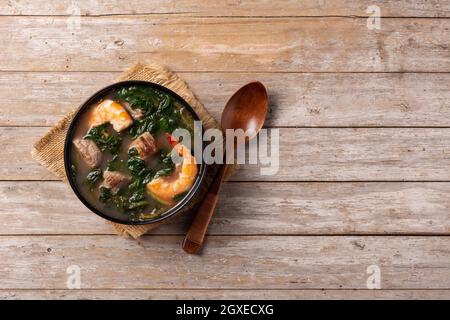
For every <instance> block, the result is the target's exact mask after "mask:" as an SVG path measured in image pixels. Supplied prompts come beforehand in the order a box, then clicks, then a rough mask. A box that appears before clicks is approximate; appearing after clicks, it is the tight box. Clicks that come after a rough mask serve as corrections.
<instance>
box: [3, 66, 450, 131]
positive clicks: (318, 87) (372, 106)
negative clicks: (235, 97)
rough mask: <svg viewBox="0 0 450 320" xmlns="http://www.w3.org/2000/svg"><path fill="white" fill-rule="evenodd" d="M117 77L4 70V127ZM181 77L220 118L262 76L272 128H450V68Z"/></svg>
mask: <svg viewBox="0 0 450 320" xmlns="http://www.w3.org/2000/svg"><path fill="white" fill-rule="evenodd" d="M118 76H119V73H118V72H86V73H85V72H68V73H65V72H0V82H1V83H2V86H1V87H0V96H1V97H3V104H4V105H6V106H14V108H4V109H3V110H2V112H1V113H0V125H3V126H50V125H53V124H54V123H56V122H57V121H58V120H59V119H61V118H62V117H63V116H64V115H65V114H66V113H67V112H68V111H70V110H72V109H73V108H74V107H76V106H78V105H80V104H81V103H82V102H84V100H85V99H87V98H88V97H89V96H90V95H92V94H93V93H94V92H96V91H97V90H99V89H101V88H103V87H105V86H106V85H108V84H111V83H113V82H114V81H115V79H116V78H117V77H118ZM181 77H183V78H184V79H185V80H186V81H187V83H188V84H189V86H190V87H191V88H192V89H193V91H194V92H195V94H196V96H197V97H198V98H199V99H200V101H202V102H203V103H204V104H205V106H206V107H207V108H208V110H209V111H210V112H211V113H212V114H213V115H214V116H215V117H216V119H220V115H221V112H222V110H223V107H224V105H225V103H226V101H227V100H228V98H229V97H230V96H231V95H232V94H233V93H234V91H236V90H237V89H238V88H239V87H241V86H242V85H243V84H245V83H247V82H251V81H254V80H259V81H261V82H262V83H264V84H265V85H266V87H267V88H268V90H269V98H270V107H271V110H270V113H269V114H268V117H267V120H266V126H268V127H276V126H283V127H287V126H297V127H321V126H331V127H354V126H374V127H377V126H420V127H427V126H450V121H449V119H450V91H449V90H448V84H449V83H450V74H445V73H432V74H427V73H416V74H408V73H375V74H361V73H342V74H317V73H316V74H307V73H294V74H291V73H289V74H285V73H209V72H208V73H181ZM11 92H14V94H11ZM36 110H39V112H36ZM31 114H32V115H33V116H31V117H30V115H31Z"/></svg>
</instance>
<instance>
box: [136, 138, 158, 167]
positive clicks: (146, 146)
mask: <svg viewBox="0 0 450 320" xmlns="http://www.w3.org/2000/svg"><path fill="white" fill-rule="evenodd" d="M131 148H136V150H137V151H138V154H139V157H140V158H141V159H142V160H145V159H147V158H148V157H149V156H151V155H152V154H154V153H155V152H156V151H158V147H157V146H156V142H155V139H154V138H153V136H152V135H151V134H150V133H148V132H144V133H143V134H141V135H140V136H139V137H137V138H136V140H134V141H133V142H132V143H131V145H130V149H131Z"/></svg>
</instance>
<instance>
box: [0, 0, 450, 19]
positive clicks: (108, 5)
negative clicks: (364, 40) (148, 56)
mask: <svg viewBox="0 0 450 320" xmlns="http://www.w3.org/2000/svg"><path fill="white" fill-rule="evenodd" d="M373 4H374V2H373V1H369V0H364V1H351V0H345V1H342V0H340V1H338V0H327V1H316V0H304V1H295V0H289V1H270V2H267V1H261V0H244V1H201V0H194V1H192V0H177V1H175V0H153V1H151V2H150V1H141V0H130V1H120V2H117V1H113V0H102V1H100V2H99V1H92V0H81V1H77V5H74V2H73V1H71V0H58V1H56V0H50V1H43V0H39V1H33V0H21V1H16V0H10V1H4V2H2V3H0V12H1V14H2V15H70V14H81V15H111V14H155V13H156V14H165V13H168V14H185V15H199V16H205V15H206V16H340V15H343V16H347V15H350V16H354V15H357V16H367V14H368V13H367V8H368V7H369V6H371V5H373ZM376 5H378V6H379V7H380V9H381V15H382V16H383V17H388V16H406V17H409V16H418V17H449V16H450V8H449V5H448V4H445V3H439V2H435V1H426V0H416V1H407V0H401V1H394V0H389V1H383V2H382V3H376ZM78 10H79V11H78Z"/></svg>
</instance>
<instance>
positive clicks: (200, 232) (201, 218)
mask: <svg viewBox="0 0 450 320" xmlns="http://www.w3.org/2000/svg"><path fill="white" fill-rule="evenodd" d="M227 167H228V165H227V164H222V165H221V167H220V169H219V171H218V173H217V175H216V177H215V179H214V181H213V183H212V185H211V187H210V189H209V191H208V193H207V194H206V196H205V199H204V200H203V202H202V204H201V205H200V207H199V208H198V210H197V213H196V215H195V218H194V221H193V222H192V224H191V226H190V228H189V231H188V232H187V234H186V237H185V238H184V241H183V245H182V246H183V250H184V251H186V252H187V253H191V254H196V253H197V252H198V251H199V250H200V248H201V247H202V246H203V240H204V239H205V234H206V231H207V230H208V226H209V223H210V221H211V218H212V216H213V214H214V211H215V210H216V206H217V200H218V199H219V191H220V186H221V185H222V182H223V180H224V178H225V172H226V170H227Z"/></svg>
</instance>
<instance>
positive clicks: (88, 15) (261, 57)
mask: <svg viewBox="0 0 450 320" xmlns="http://www.w3.org/2000/svg"><path fill="white" fill-rule="evenodd" d="M78 2H79V8H78V9H77V7H73V5H71V4H72V3H73V2H72V1H70V0H63V1H48V0H46V1H44V0H39V1H34V0H33V1H31V0H21V1H19V0H9V1H6V0H5V1H1V2H0V14H1V16H0V47H1V50H0V83H1V85H0V97H1V102H2V107H1V111H0V126H1V127H0V136H1V141H2V152H0V178H1V182H0V216H1V223H0V274H1V279H0V298H127V299H134V298H188V299H190V298H283V299H284V298H291V299H296V298H450V237H449V235H450V224H449V222H450V214H449V212H450V91H449V88H450V73H449V72H450V31H449V30H450V2H449V1H448V0H445V1H426V0H416V1H409V0H401V1H393V0H386V1H376V2H374V1H347V0H341V1H338V0H330V1H316V0H305V1H295V0H291V1H257V0H242V1H239V0H227V1H204V0H180V1H175V0H154V1H143V0H131V1H112V0H105V1H93V0H82V1H78ZM373 4H377V5H378V6H379V8H380V9H381V16H382V18H381V29H379V30H377V29H373V30H370V29H369V28H368V27H367V16H368V15H369V14H368V13H367V12H366V10H367V8H368V7H369V6H371V5H373ZM77 14H80V15H81V17H78V16H77ZM137 61H142V62H157V63H161V64H164V65H166V66H168V67H169V68H171V69H172V70H174V71H176V72H178V73H179V74H180V75H181V76H182V77H183V78H184V79H186V81H187V82H188V84H189V85H190V86H191V88H192V89H193V90H194V92H195V93H196V94H197V96H198V97H199V99H200V100H201V101H202V102H203V103H204V104H205V105H206V107H207V108H208V109H209V110H211V112H212V113H213V114H214V115H215V116H216V117H219V116H220V112H221V110H222V108H223V106H224V103H225V102H226V100H227V99H228V97H229V96H230V94H231V93H232V92H233V91H235V90H236V89H237V88H239V87H240V86H241V85H243V84H245V83H246V82H248V81H250V80H255V79H256V80H260V81H262V82H263V83H265V84H266V85H267V87H268V88H269V93H270V99H271V113H270V115H269V117H268V120H267V126H268V127H272V128H279V130H280V139H281V146H280V156H281V159H282V162H281V165H280V169H279V172H278V174H277V175H275V176H261V175H260V174H259V170H258V168H257V167H256V168H255V167H245V168H243V169H242V170H241V171H240V172H239V173H238V174H236V175H235V176H234V177H233V179H232V181H231V182H230V183H228V184H227V185H226V186H225V188H224V190H223V194H222V197H221V201H220V206H219V209H218V212H217V214H216V216H215V217H214V221H213V224H212V225H211V228H210V230H209V236H208V237H207V245H206V248H205V250H204V251H203V254H202V255H201V256H191V255H187V254H185V253H183V252H182V251H181V248H180V244H181V240H182V237H183V234H184V233H185V231H186V229H187V226H188V224H189V221H190V219H191V218H192V217H182V218H180V220H178V221H176V222H175V223H173V224H171V225H168V226H164V227H162V228H160V229H158V230H156V231H155V232H153V233H152V234H149V235H147V236H144V237H142V238H141V239H140V240H139V241H134V240H130V239H123V238H121V237H118V236H116V235H115V234H114V232H113V230H112V229H111V227H110V226H109V225H108V224H107V223H105V222H104V221H103V220H101V219H100V218H98V217H97V216H95V215H94V214H92V213H90V212H89V211H88V210H87V209H85V208H84V207H83V205H82V204H81V203H80V202H79V201H78V200H77V199H76V197H75V196H74V195H73V193H72V191H71V190H70V189H69V187H68V186H67V185H66V184H65V183H63V182H60V181H56V180H55V178H54V177H53V176H52V175H51V174H50V173H49V172H47V171H46V170H45V169H44V168H42V167H41V166H40V165H39V164H38V163H36V162H35V161H33V160H32V159H31V155H30V150H31V146H32V144H33V142H34V141H35V140H36V139H38V138H39V137H40V136H41V135H42V134H43V133H45V132H46V131H47V130H48V129H49V127H50V126H52V125H53V124H54V123H55V122H56V121H57V120H58V119H59V118H61V117H62V116H63V115H64V114H65V113H66V112H67V111H69V110H71V109H72V108H73V107H74V106H76V105H79V104H80V103H81V102H82V101H84V99H85V98H86V97H87V96H89V95H90V94H92V93H93V92H95V91H96V90H97V89H99V88H101V87H103V86H105V85H107V84H110V83H112V82H113V81H114V79H115V78H116V77H117V76H118V74H119V73H120V72H121V71H122V70H124V69H126V68H127V67H129V66H131V65H132V64H134V63H135V62H137ZM73 265H76V266H79V268H80V271H81V289H80V290H69V289H68V288H67V285H66V283H67V279H68V276H69V275H68V274H67V268H68V267H70V266H73ZM370 266H375V267H370ZM371 268H372V269H371ZM373 268H379V271H380V275H381V278H380V280H381V282H380V290H369V289H368V288H370V287H371V286H370V285H369V286H367V282H368V280H370V279H369V277H370V276H371V273H372V272H373V270H374V269H373ZM369 282H370V281H369Z"/></svg>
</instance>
